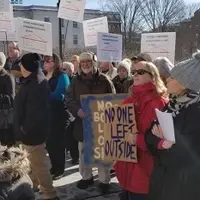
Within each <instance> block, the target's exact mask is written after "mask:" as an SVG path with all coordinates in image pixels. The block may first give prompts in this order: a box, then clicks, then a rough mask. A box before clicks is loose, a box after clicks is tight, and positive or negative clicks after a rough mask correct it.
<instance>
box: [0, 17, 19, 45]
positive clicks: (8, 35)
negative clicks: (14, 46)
mask: <svg viewBox="0 0 200 200" xmlns="http://www.w3.org/2000/svg"><path fill="white" fill-rule="evenodd" d="M13 22H14V23H13V31H12V30H9V31H8V32H4V31H2V32H0V41H12V42H17V33H16V28H15V27H16V23H17V19H16V18H14V21H13Z"/></svg>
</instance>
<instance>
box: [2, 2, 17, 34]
mask: <svg viewBox="0 0 200 200" xmlns="http://www.w3.org/2000/svg"><path fill="white" fill-rule="evenodd" d="M13 29H14V28H13V6H12V5H10V9H9V11H7V12H0V31H6V32H8V31H13Z"/></svg>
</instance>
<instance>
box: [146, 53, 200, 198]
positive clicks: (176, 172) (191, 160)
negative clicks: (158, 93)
mask: <svg viewBox="0 0 200 200" xmlns="http://www.w3.org/2000/svg"><path fill="white" fill-rule="evenodd" d="M199 74H200V52H198V53H196V54H195V55H194V57H193V58H192V59H189V60H186V61H183V62H181V63H179V64H178V65H177V66H175V67H174V68H173V69H172V71H171V77H170V78H168V80H167V88H168V92H169V93H170V94H172V98H171V99H170V101H169V103H168V105H167V106H166V107H165V109H164V110H163V111H165V112H168V113H172V116H173V120H174V131H175V140H176V142H175V143H173V142H171V141H168V140H166V139H165V138H164V137H163V134H162V130H161V128H160V127H159V125H158V122H156V123H154V124H153V125H152V128H151V129H150V130H149V131H148V132H147V134H146V144H147V147H148V149H149V151H150V152H151V153H152V155H154V156H155V158H156V161H155V166H154V170H153V173H152V177H151V184H150V191H149V195H148V198H147V199H148V200H169V199H170V200H189V199H191V200H199V198H200V190H199V183H200V173H199V168H200V145H199V141H200V123H199V119H200V92H199V90H200V80H199Z"/></svg>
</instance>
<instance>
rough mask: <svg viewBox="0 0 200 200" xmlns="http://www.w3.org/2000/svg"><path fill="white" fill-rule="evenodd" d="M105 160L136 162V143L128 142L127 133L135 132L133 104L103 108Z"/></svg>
mask: <svg viewBox="0 0 200 200" xmlns="http://www.w3.org/2000/svg"><path fill="white" fill-rule="evenodd" d="M104 114H105V124H104V142H105V143H104V146H105V147H104V148H105V160H121V161H126V162H137V148H136V145H133V144H130V143H129V142H128V136H129V134H134V133H137V128H136V121H135V111H134V106H133V104H127V105H118V106H114V107H109V108H106V109H105V112H104Z"/></svg>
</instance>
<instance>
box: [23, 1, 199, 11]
mask: <svg viewBox="0 0 200 200" xmlns="http://www.w3.org/2000/svg"><path fill="white" fill-rule="evenodd" d="M86 1H87V4H86V8H90V9H98V8H99V5H98V0H86ZM57 2H58V1H57V0H23V3H24V5H56V3H57ZM185 2H186V3H197V2H199V0H185Z"/></svg>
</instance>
